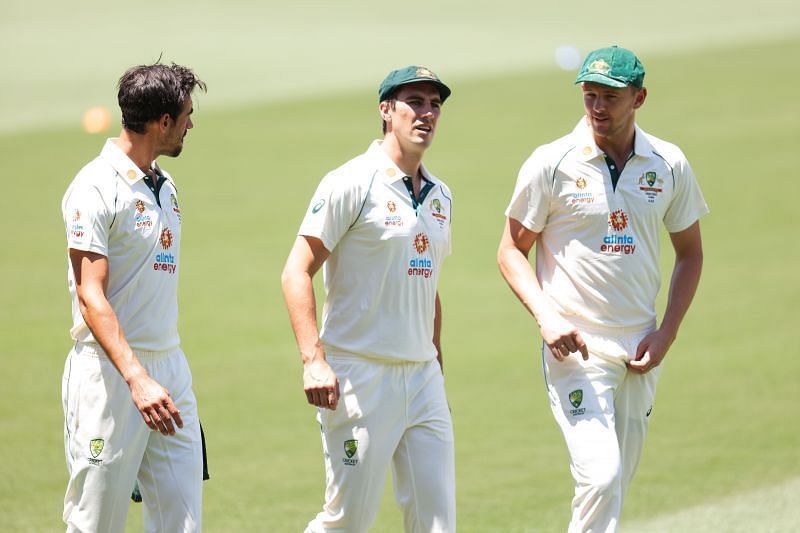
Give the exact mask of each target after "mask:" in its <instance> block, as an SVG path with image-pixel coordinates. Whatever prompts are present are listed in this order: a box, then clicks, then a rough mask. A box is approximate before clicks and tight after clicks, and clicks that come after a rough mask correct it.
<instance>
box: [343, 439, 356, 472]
mask: <svg viewBox="0 0 800 533" xmlns="http://www.w3.org/2000/svg"><path fill="white" fill-rule="evenodd" d="M356 452H358V441H357V440H356V439H351V440H346V441H344V454H345V455H346V456H347V457H343V458H342V462H343V463H344V464H346V465H348V466H355V465H357V464H358V459H353V456H354V455H355V454H356Z"/></svg>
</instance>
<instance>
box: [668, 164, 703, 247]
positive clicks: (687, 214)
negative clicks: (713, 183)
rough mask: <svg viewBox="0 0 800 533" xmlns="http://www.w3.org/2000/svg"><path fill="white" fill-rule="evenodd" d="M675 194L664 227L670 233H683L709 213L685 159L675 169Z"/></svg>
mask: <svg viewBox="0 0 800 533" xmlns="http://www.w3.org/2000/svg"><path fill="white" fill-rule="evenodd" d="M673 172H674V173H675V194H674V195H673V197H672V202H670V205H669V207H668V208H667V211H666V213H664V226H665V227H666V228H667V231H669V232H670V233H677V232H679V231H683V230H685V229H686V228H688V227H689V226H691V225H692V224H694V223H695V222H696V221H697V220H699V219H700V217H702V216H703V215H705V214H707V213H708V205H707V204H706V201H705V199H704V198H703V193H702V192H701V191H700V185H699V184H698V183H697V178H695V176H694V172H693V171H692V167H691V166H690V165H689V162H688V161H687V160H686V159H685V158H681V159H679V161H678V163H676V165H675V167H674V168H673Z"/></svg>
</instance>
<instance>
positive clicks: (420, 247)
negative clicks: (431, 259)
mask: <svg viewBox="0 0 800 533" xmlns="http://www.w3.org/2000/svg"><path fill="white" fill-rule="evenodd" d="M428 243H429V241H428V236H427V235H425V234H424V233H417V235H416V237H414V249H415V250H416V251H417V253H418V254H424V253H425V251H426V250H427V249H428Z"/></svg>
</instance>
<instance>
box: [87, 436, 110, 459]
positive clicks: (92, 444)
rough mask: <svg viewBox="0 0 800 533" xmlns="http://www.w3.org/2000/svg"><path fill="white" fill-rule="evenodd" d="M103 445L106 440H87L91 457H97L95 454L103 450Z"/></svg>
mask: <svg viewBox="0 0 800 533" xmlns="http://www.w3.org/2000/svg"><path fill="white" fill-rule="evenodd" d="M105 445H106V441H104V440H103V439H92V440H90V441H89V453H91V454H92V458H93V459H97V456H98V455H100V452H102V451H103V447H104V446H105Z"/></svg>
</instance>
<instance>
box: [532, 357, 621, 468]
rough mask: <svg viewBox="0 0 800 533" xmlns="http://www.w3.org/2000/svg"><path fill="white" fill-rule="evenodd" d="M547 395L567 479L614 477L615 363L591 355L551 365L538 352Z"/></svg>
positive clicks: (617, 364) (551, 359) (618, 369)
mask: <svg viewBox="0 0 800 533" xmlns="http://www.w3.org/2000/svg"><path fill="white" fill-rule="evenodd" d="M543 361H544V367H545V376H546V381H547V389H548V396H549V399H550V407H551V410H552V412H553V416H554V417H555V419H556V422H557V423H558V425H559V428H560V429H561V432H562V434H563V435H564V440H565V441H566V444H567V448H568V451H569V455H570V461H571V467H572V472H573V476H574V477H575V478H576V480H578V481H579V482H581V481H585V482H590V483H595V482H605V480H607V479H610V478H614V477H616V475H617V473H618V471H619V467H620V451H619V443H618V440H617V434H616V430H615V424H616V413H615V406H614V396H615V394H616V390H617V388H618V387H619V385H620V383H621V382H622V380H623V379H624V376H625V364H624V362H622V361H621V360H615V359H608V358H606V357H603V356H600V355H598V354H591V353H590V357H589V360H588V361H583V360H582V359H580V358H579V356H575V355H574V354H573V356H570V357H568V358H567V359H565V360H563V361H558V360H556V359H555V358H554V357H553V355H552V354H551V353H550V350H549V349H548V348H547V347H546V346H544V347H543Z"/></svg>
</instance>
